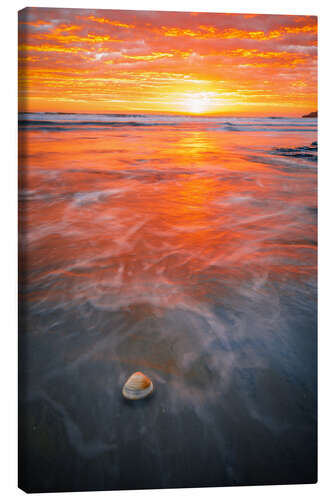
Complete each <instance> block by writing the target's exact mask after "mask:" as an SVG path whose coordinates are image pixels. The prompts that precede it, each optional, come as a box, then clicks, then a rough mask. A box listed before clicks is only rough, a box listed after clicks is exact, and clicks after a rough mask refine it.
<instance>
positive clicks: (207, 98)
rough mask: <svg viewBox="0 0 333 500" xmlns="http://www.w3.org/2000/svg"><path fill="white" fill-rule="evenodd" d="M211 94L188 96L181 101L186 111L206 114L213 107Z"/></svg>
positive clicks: (202, 93) (192, 94)
mask: <svg viewBox="0 0 333 500" xmlns="http://www.w3.org/2000/svg"><path fill="white" fill-rule="evenodd" d="M210 94H211V93H210V92H198V93H191V94H186V95H185V96H183V98H182V101H181V105H182V107H183V108H184V111H185V110H186V111H187V113H191V114H202V113H206V112H207V111H209V109H210V108H211V107H212V105H213V102H212V99H211V95H210Z"/></svg>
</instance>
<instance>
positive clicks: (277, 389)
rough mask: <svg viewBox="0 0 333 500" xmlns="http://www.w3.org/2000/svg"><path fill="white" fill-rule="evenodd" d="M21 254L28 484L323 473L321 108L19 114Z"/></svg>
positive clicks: (274, 479)
mask: <svg viewBox="0 0 333 500" xmlns="http://www.w3.org/2000/svg"><path fill="white" fill-rule="evenodd" d="M19 257H20V261H19V281H20V282H19V300H20V303H19V481H20V486H21V487H23V488H24V489H25V490H27V491H31V492H47V491H78V490H105V489H109V490H115V489H133V488H137V489H141V488H180V487H200V486H232V485H262V484H289V483H312V482H315V481H316V476H317V306H316V304H317V302H316V299H317V274H316V273H317V119H309V118H307V119H306V118H303V119H302V118H283V117H269V118H235V117H200V116H195V117H194V116H168V115H120V114H105V115H92V114H63V113H30V114H20V115H19ZM135 371H142V372H143V373H145V374H146V375H147V376H149V377H150V378H151V379H152V380H153V383H154V388H155V390H154V393H153V394H152V396H151V397H149V398H147V399H145V400H142V401H136V402H128V401H126V400H125V399H124V398H123V397H122V395H121V389H122V385H123V384H124V382H125V381H126V379H127V378H128V377H129V375H130V374H131V373H133V372H135Z"/></svg>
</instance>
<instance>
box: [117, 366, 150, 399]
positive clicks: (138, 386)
mask: <svg viewBox="0 0 333 500" xmlns="http://www.w3.org/2000/svg"><path fill="white" fill-rule="evenodd" d="M153 389H154V386H153V383H152V381H151V380H150V379H149V378H148V377H146V375H144V374H143V373H141V372H135V373H133V375H131V376H130V378H129V379H128V380H127V382H125V384H124V386H123V390H122V393H123V396H124V398H126V399H142V398H145V397H146V396H148V395H149V394H151V393H152V392H153Z"/></svg>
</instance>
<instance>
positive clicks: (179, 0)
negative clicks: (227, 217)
mask: <svg viewBox="0 0 333 500" xmlns="http://www.w3.org/2000/svg"><path fill="white" fill-rule="evenodd" d="M7 1H8V0H7ZM331 5H332V4H331V2H330V0H317V1H316V0H312V1H307V0H289V1H288V0H287V1H285V0H279V1H274V2H273V1H271V2H270V1H268V0H267V1H263V0H260V1H259V0H247V1H245V0H244V1H240V0H233V1H232V2H221V1H218V0H154V1H152V0H122V1H121V2H115V1H112V0H109V1H106V0H76V1H73V0H67V1H58V0H50V1H38V0H32V3H27V4H26V3H24V2H22V1H18V0H12V1H11V2H10V3H9V2H8V3H7V2H6V6H5V7H4V2H3V3H2V6H1V7H0V16H1V17H0V19H1V24H0V36H1V45H0V57H1V64H0V68H1V69H0V74H1V78H0V84H1V93H0V96H1V108H2V109H1V119H0V127H1V133H0V139H1V150H0V152H1V156H0V167H1V170H0V172H1V185H0V187H1V195H0V214H1V233H0V235H1V236H0V238H1V240H0V241H1V243H0V249H1V258H0V265H1V272H0V277H1V279H0V281H1V288H0V290H1V297H0V311H1V316H0V318H1V321H0V325H1V327H0V339H1V351H0V353H1V354H0V356H1V358H0V359H1V361H0V366H1V370H2V372H1V376H0V381H1V392H0V401H1V409H0V432H1V438H0V458H1V462H0V496H1V497H2V498H3V499H5V500H11V499H13V498H15V499H16V498H22V497H23V496H25V493H23V492H22V491H20V490H19V489H18V488H17V486H16V485H17V250H16V248H17V235H16V234H17V132H16V129H17V104H16V103H17V100H16V99H17V97H16V96H17V82H16V72H17V10H19V9H22V8H24V7H26V6H29V7H67V8H69V7H77V8H95V9H98V8H104V9H136V10H140V9H141V10H143V9H144V10H178V11H181V10H183V11H198V12H200V11H201V12H202V11H204V12H209V11H210V12H234V13H242V12H244V13H256V14H298V15H318V16H319V115H320V118H319V482H318V483H317V484H315V485H299V486H298V485H297V486H265V487H238V488H237V487H233V488H205V489H204V488H201V489H178V490H146V491H128V492H87V493H71V494H69V493H65V494H61V496H59V494H46V495H43V497H42V498H46V497H47V498H52V499H57V498H59V499H61V500H66V499H74V498H82V499H87V500H90V499H91V498H93V499H94V498H96V499H98V498H101V499H103V498H107V497H110V496H112V498H113V499H115V500H118V499H119V500H120V499H122V500H129V499H132V498H133V499H134V500H143V499H145V500H155V499H161V500H164V499H167V498H169V497H170V498H171V499H172V500H178V499H185V500H189V499H192V498H194V499H201V498H205V497H207V498H208V496H209V499H210V500H216V499H218V498H221V497H222V496H223V498H224V499H226V500H229V499H230V500H234V499H236V500H239V499H245V498H246V500H253V499H256V500H261V499H267V498H269V499H270V500H275V499H281V498H283V499H284V500H285V499H288V498H292V499H293V500H298V499H302V500H307V499H311V500H312V499H314V498H315V499H319V500H320V499H326V498H333V439H332V435H333V433H332V428H333V412H332V394H333V342H332V337H333V325H332V323H333V322H332V317H333V293H332V284H333V276H332V260H333V248H332V240H333V238H332V234H333V222H332V219H333V193H332V194H331V192H332V191H333V185H332V179H333V176H332V170H333V161H332V155H333V151H332V149H333V111H332V91H333V57H332V51H333V40H332V36H333V16H332V13H333V8H332V6H331ZM331 200H332V201H331ZM32 497H36V495H32ZM39 498H40V497H39Z"/></svg>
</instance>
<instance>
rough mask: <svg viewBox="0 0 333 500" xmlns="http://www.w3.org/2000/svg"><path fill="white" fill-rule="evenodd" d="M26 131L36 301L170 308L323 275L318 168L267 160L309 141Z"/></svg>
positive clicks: (27, 212)
mask: <svg viewBox="0 0 333 500" xmlns="http://www.w3.org/2000/svg"><path fill="white" fill-rule="evenodd" d="M21 134H22V135H23V137H24V141H23V142H24V144H26V145H27V146H24V147H23V148H22V153H23V157H22V159H21V162H22V167H21V172H22V173H23V172H24V178H23V185H22V187H24V190H25V191H24V192H25V193H28V194H27V196H26V198H24V197H23V200H25V202H24V203H25V205H24V215H23V217H24V223H23V224H22V230H23V232H24V234H25V240H26V243H27V246H26V247H25V252H26V256H27V260H28V262H29V268H28V281H29V283H31V284H32V285H35V286H37V284H39V287H40V286H41V285H42V286H41V288H39V291H37V292H34V297H35V299H36V293H37V296H38V295H39V296H40V298H41V297H44V298H45V297H46V298H47V300H52V301H58V300H65V301H67V300H78V301H85V300H87V299H89V300H92V301H94V302H95V303H96V304H98V305H99V306H101V307H116V308H117V307H129V306H130V304H135V303H148V304H152V305H153V306H156V307H170V306H171V305H177V304H180V303H181V304H184V303H186V302H188V301H190V302H191V301H193V300H194V301H197V302H198V301H202V300H208V297H211V296H212V295H213V296H216V294H219V296H221V294H222V295H223V294H224V293H229V291H230V288H233V287H238V286H241V284H242V283H246V284H248V283H251V282H256V281H257V280H260V279H262V280H266V279H267V277H268V276H269V277H270V279H272V280H284V279H290V277H292V279H293V280H297V279H307V277H309V276H312V275H313V273H314V271H315V266H316V260H315V259H316V253H315V239H316V234H315V227H316V226H315V219H314V217H313V215H312V212H311V207H313V206H315V201H316V200H315V174H314V171H313V170H311V169H305V168H303V170H297V169H295V168H291V167H290V168H289V169H285V170H283V166H284V163H283V161H282V160H279V159H276V157H273V156H270V155H269V154H268V152H269V151H270V150H271V148H272V147H274V146H275V144H276V142H277V140H278V144H279V147H287V146H288V147H295V145H298V144H300V143H301V144H302V141H303V142H304V138H303V137H295V136H291V135H288V134H281V135H280V136H279V137H278V138H277V137H276V136H274V135H264V134H261V135H260V134H256V133H241V134H239V133H237V132H235V133H221V132H220V131H218V130H209V131H207V130H206V131H205V130H202V129H200V127H198V126H195V125H193V126H191V127H189V128H188V129H187V130H185V131H184V130H183V131H182V132H181V133H180V131H179V130H177V127H174V128H171V127H167V128H166V127H165V128H162V127H154V128H151V129H149V131H147V130H142V129H141V130H139V129H135V130H128V129H127V128H126V127H124V128H122V129H119V130H103V131H100V130H97V131H95V130H94V131H88V130H80V131H77V130H75V131H66V132H37V131H29V132H28V131H24V132H22V133H21ZM249 144H250V146H251V151H249V149H248V145H249ZM253 151H255V152H256V154H257V156H258V158H261V160H259V159H258V158H257V159H253ZM251 155H252V156H251ZM279 161H280V163H279ZM281 161H282V163H281ZM274 162H275V163H274ZM276 162H277V163H276ZM23 166H24V168H23ZM29 193H30V194H29ZM41 290H42V291H41Z"/></svg>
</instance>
